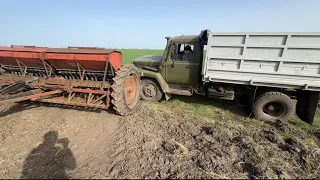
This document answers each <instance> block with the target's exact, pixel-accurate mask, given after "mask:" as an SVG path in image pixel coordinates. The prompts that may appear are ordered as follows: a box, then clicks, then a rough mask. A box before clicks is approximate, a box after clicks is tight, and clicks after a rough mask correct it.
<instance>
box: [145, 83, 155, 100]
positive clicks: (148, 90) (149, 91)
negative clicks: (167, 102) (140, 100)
mask: <svg viewBox="0 0 320 180" xmlns="http://www.w3.org/2000/svg"><path fill="white" fill-rule="evenodd" d="M142 91H143V94H144V95H145V96H147V97H154V96H156V94H157V90H156V88H155V87H154V86H153V85H151V84H147V85H145V86H144V87H143V89H142Z"/></svg>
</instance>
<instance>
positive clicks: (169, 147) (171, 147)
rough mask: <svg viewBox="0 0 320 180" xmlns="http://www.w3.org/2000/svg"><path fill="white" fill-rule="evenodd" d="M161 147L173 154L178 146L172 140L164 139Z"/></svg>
mask: <svg viewBox="0 0 320 180" xmlns="http://www.w3.org/2000/svg"><path fill="white" fill-rule="evenodd" d="M162 147H163V149H164V150H166V151H168V152H170V153H171V154H173V153H174V152H175V151H176V150H177V149H178V148H179V145H177V144H176V143H174V142H172V141H168V142H166V141H164V142H163V144H162Z"/></svg>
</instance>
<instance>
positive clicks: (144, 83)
mask: <svg viewBox="0 0 320 180" xmlns="http://www.w3.org/2000/svg"><path fill="white" fill-rule="evenodd" d="M162 95H163V93H162V90H161V88H160V87H159V85H158V83H157V82H156V81H155V80H153V79H142V80H141V89H140V97H141V99H143V100H146V101H155V102H157V101H160V99H161V98H162Z"/></svg>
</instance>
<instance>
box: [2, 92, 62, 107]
mask: <svg viewBox="0 0 320 180" xmlns="http://www.w3.org/2000/svg"><path fill="white" fill-rule="evenodd" d="M32 91H35V90H32ZM61 92H62V91H61V90H55V91H49V92H44V93H38V94H33V95H28V96H23V97H18V98H13V99H7V100H3V101H0V105H2V104H7V103H15V102H19V101H24V100H28V99H37V98H41V97H45V96H50V95H54V94H59V93H61Z"/></svg>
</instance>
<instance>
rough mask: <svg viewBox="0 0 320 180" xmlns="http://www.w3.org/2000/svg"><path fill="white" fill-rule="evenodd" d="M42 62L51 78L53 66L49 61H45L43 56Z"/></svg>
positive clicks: (48, 76)
mask: <svg viewBox="0 0 320 180" xmlns="http://www.w3.org/2000/svg"><path fill="white" fill-rule="evenodd" d="M41 62H42V65H43V67H44V70H45V71H46V74H47V78H50V77H51V73H52V67H51V66H50V65H49V64H48V63H47V62H45V60H44V59H42V58H41ZM48 68H49V69H50V70H49V72H48Z"/></svg>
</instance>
